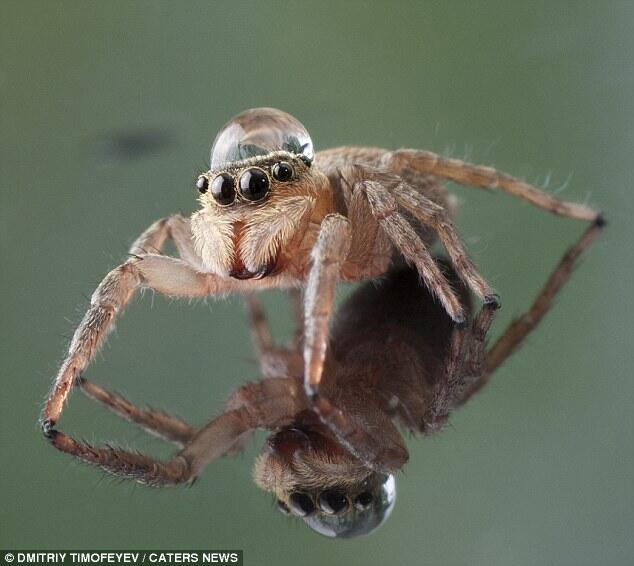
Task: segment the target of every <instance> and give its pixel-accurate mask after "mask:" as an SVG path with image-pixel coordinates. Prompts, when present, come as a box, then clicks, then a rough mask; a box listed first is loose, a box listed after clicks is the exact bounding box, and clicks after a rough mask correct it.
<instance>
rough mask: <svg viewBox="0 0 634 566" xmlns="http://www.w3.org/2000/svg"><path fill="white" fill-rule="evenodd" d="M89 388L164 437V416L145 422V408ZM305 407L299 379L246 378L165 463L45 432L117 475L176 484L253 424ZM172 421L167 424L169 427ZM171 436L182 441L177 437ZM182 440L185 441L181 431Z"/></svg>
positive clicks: (268, 423) (283, 419)
mask: <svg viewBox="0 0 634 566" xmlns="http://www.w3.org/2000/svg"><path fill="white" fill-rule="evenodd" d="M85 384H86V382H85V383H84V384H82V386H83V385H85ZM89 391H90V392H91V394H92V393H95V397H96V398H98V400H100V401H101V400H102V398H104V397H109V398H110V399H108V401H107V402H106V404H107V405H108V406H109V407H111V408H113V410H114V412H115V413H117V414H119V415H120V416H123V417H124V418H126V419H128V420H133V419H132V418H131V417H132V416H134V417H136V418H135V420H134V421H133V422H135V423H136V424H141V425H142V426H143V428H146V429H150V430H151V432H152V433H154V434H157V435H161V436H163V437H167V436H168V434H169V431H168V430H166V428H165V427H164V419H163V422H161V423H160V424H158V425H156V426H155V424H154V423H152V424H149V423H148V421H149V418H148V417H149V415H148V413H149V412H148V411H146V410H143V409H138V408H137V407H134V406H133V405H132V404H131V403H129V402H127V401H125V400H122V399H121V398H117V397H118V396H116V395H114V394H112V393H108V392H105V391H104V390H102V389H101V388H99V387H98V386H95V385H93V384H90V386H89ZM122 401H123V402H124V405H125V409H124V410H120V409H121V407H120V406H119V405H120V404H121V403H122ZM306 407H307V403H306V398H305V396H304V394H303V388H302V384H301V382H300V380H299V379H296V378H278V379H265V380H262V381H261V382H255V383H249V384H247V385H245V386H243V387H241V388H240V389H238V390H237V391H236V392H235V393H234V394H233V396H232V397H231V398H230V400H229V401H228V403H227V410H226V411H225V412H224V413H223V414H222V415H220V416H218V417H216V418H215V419H213V420H212V421H211V422H209V423H208V424H207V425H205V426H204V427H202V428H200V429H198V430H197V431H195V432H194V434H192V435H191V436H189V438H188V439H187V441H186V442H185V443H184V447H183V449H182V450H181V451H180V452H178V453H177V454H175V455H174V456H173V457H172V458H171V459H169V460H168V461H166V462H163V461H160V460H157V459H156V458H153V457H150V456H146V455H144V454H140V453H136V452H130V451H127V450H121V449H118V448H114V447H112V446H108V445H106V446H93V445H91V444H89V443H87V442H83V441H78V440H75V439H74V438H72V437H70V436H68V435H66V434H64V433H63V432H60V431H57V430H52V431H50V433H49V436H50V441H51V443H52V444H53V446H55V448H57V449H58V450H60V451H61V452H65V453H67V454H70V455H71V456H74V457H75V458H78V459H79V460H82V461H83V462H86V463H89V464H93V465H96V466H98V467H100V468H101V469H103V470H104V471H106V472H108V473H111V474H113V475H115V476H118V477H122V478H125V479H132V480H134V481H136V482H138V483H141V484H144V485H149V486H167V485H176V484H181V483H187V482H190V481H192V480H193V479H195V477H196V476H197V475H198V474H199V473H200V471H201V470H202V469H203V468H204V467H205V466H206V465H208V464H209V463H210V462H212V461H214V460H216V459H218V458H220V457H222V456H224V455H226V454H228V453H231V452H233V451H234V449H235V445H236V443H240V442H241V441H242V440H243V438H244V436H245V435H246V434H250V433H251V432H253V431H254V430H255V429H256V428H265V429H271V428H275V427H277V426H280V425H282V424H285V423H287V422H290V420H292V418H293V417H294V415H295V414H296V413H297V412H299V411H301V410H303V409H305V408H306ZM144 413H145V414H144ZM170 418H171V417H170ZM178 422H179V423H180V421H178ZM173 424H174V423H170V425H168V427H167V428H170V427H171V426H172V425H173ZM183 424H184V423H183ZM170 440H172V441H173V442H175V443H177V444H180V441H177V440H176V439H175V438H172V439H170ZM182 440H185V438H184V436H183V438H182Z"/></svg>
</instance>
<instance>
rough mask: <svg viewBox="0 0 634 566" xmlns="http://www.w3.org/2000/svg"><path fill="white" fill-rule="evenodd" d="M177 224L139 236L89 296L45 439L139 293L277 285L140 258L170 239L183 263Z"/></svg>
mask: <svg viewBox="0 0 634 566" xmlns="http://www.w3.org/2000/svg"><path fill="white" fill-rule="evenodd" d="M176 218H177V219H176V220H171V219H163V220H159V221H157V222H155V223H154V224H153V225H152V226H150V228H148V229H147V230H146V231H145V232H144V233H143V234H141V236H140V237H139V238H138V239H137V240H136V242H135V243H134V244H133V245H132V248H131V253H132V254H133V257H131V258H130V259H129V260H128V261H126V262H125V263H123V264H121V265H120V266H119V267H117V268H115V269H113V270H112V271H111V272H110V273H108V275H106V277H105V278H104V279H103V281H102V282H101V283H100V284H99V286H98V287H97V289H96V291H95V292H94V293H93V295H92V297H91V300H90V307H89V308H88V311H87V312H86V314H85V315H84V318H83V319H82V321H81V322H80V324H79V326H78V327H77V329H76V330H75V333H74V335H73V339H72V341H71V344H70V347H69V350H68V353H67V355H66V358H65V359H64V361H63V362H62V365H61V367H60V369H59V372H58V374H57V377H56V379H55V381H54V383H53V388H52V390H51V392H50V394H49V397H48V399H47V402H46V405H45V407H44V411H43V412H42V416H41V423H42V429H43V431H44V433H45V434H48V433H49V432H50V431H51V430H52V429H53V427H54V426H55V423H56V422H57V421H58V420H59V417H60V415H61V413H62V410H63V406H64V402H65V401H66V399H67V398H68V395H69V394H70V392H71V389H72V387H73V384H74V382H75V379H76V377H77V376H78V375H80V374H81V373H82V372H83V371H84V370H85V369H86V367H87V366H88V364H89V363H90V361H91V359H92V358H93V356H94V354H95V352H96V351H97V349H98V348H99V346H100V345H101V343H102V342H103V340H104V338H105V337H106V334H107V332H108V330H109V329H110V328H111V327H112V323H113V322H114V319H115V317H116V316H117V315H118V314H119V313H121V312H122V311H123V309H124V308H125V306H126V305H127V303H128V302H129V301H130V300H131V299H132V297H133V296H134V295H135V293H136V292H137V291H138V290H139V289H144V288H145V289H152V290H153V291H157V292H159V293H162V294H165V295H169V296H173V297H204V296H207V295H212V294H219V293H226V292H229V291H237V290H247V289H249V290H253V287H256V288H266V287H272V286H275V285H276V284H277V279H276V278H275V277H267V278H263V279H261V280H258V281H256V282H255V283H249V282H248V281H247V282H244V281H238V280H234V279H230V278H222V277H219V276H217V275H213V274H209V273H201V272H199V271H198V270H197V267H196V266H195V265H192V264H191V263H188V262H187V261H185V260H184V259H176V258H173V257H168V256H163V255H160V254H147V253H145V252H144V251H143V250H145V249H152V248H155V249H158V248H160V247H161V246H162V245H163V243H164V242H165V240H166V239H167V237H168V236H170V235H171V236H172V237H174V239H175V243H176V245H177V247H178V248H179V249H180V250H181V251H182V253H183V254H184V255H185V257H189V254H191V253H193V250H192V249H191V247H190V244H189V243H187V241H186V240H187V238H186V237H185V234H186V222H185V221H184V220H183V219H181V220H178V217H176Z"/></svg>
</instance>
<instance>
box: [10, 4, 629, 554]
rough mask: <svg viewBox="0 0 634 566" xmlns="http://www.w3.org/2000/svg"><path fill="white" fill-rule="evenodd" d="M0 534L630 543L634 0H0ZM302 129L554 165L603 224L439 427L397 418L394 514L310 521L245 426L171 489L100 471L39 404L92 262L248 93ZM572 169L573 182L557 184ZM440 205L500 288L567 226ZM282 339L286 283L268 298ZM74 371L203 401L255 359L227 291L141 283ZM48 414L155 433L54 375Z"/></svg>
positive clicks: (28, 539)
mask: <svg viewBox="0 0 634 566" xmlns="http://www.w3.org/2000/svg"><path fill="white" fill-rule="evenodd" d="M0 33H1V37H0V58H1V59H0V61H1V63H0V89H1V99H2V100H1V102H0V112H1V116H0V118H1V122H0V129H1V131H2V135H1V136H0V146H1V153H0V159H1V162H0V190H1V193H0V199H1V200H0V249H1V252H2V258H1V267H0V270H1V273H2V276H1V278H0V285H1V286H2V295H1V296H2V317H1V325H0V332H1V335H0V338H1V339H0V352H1V360H2V373H1V379H2V387H1V391H2V394H1V395H2V407H1V411H0V419H1V429H0V435H1V446H0V457H1V461H2V474H1V477H0V482H1V501H2V513H0V547H2V548H37V549H59V548H70V547H73V548H85V549H90V548H100V549H135V548H137V549H138V548H154V549H156V548H169V549H194V548H195V549H202V548H243V549H244V550H245V564H276V565H282V564H297V563H301V564H306V565H310V564H324V563H328V564H388V563H390V564H403V565H407V564H421V563H422V564H443V565H447V564H448V565H452V564H487V565H492V564H505V565H508V564H527V565H528V564H575V565H579V564H631V563H632V562H631V561H632V559H633V557H634V537H633V536H632V532H633V526H634V487H633V486H634V479H633V475H634V474H633V472H634V454H633V450H632V448H633V446H634V444H633V442H632V432H633V429H634V427H633V425H634V419H633V416H632V415H633V410H632V401H633V393H634V380H633V379H632V369H631V365H632V350H633V346H634V344H633V341H632V330H631V329H632V322H631V318H632V314H633V309H632V306H633V305H632V303H633V301H632V276H633V275H634V262H633V257H634V254H633V253H632V242H633V236H634V230H633V229H632V216H633V213H634V207H633V203H634V199H633V197H632V190H633V187H634V183H633V181H634V179H633V177H634V176H633V174H632V170H633V166H634V163H633V162H634V3H633V2H617V1H611V2H606V3H604V4H601V5H599V4H598V3H596V2H569V1H565V0H564V1H557V2H554V1H552V0H551V1H543V2H512V3H511V2H506V1H498V2H496V1H487V2H457V1H456V2H417V3H397V2H387V1H385V2H345V3H344V2H336V3H335V2H333V3H329V2H293V3H291V2H276V3H271V2H253V3H250V2H249V3H247V2H239V1H233V2H182V3H173V2H79V1H78V2H23V1H17V0H16V1H7V0H4V1H3V2H2V3H1V4H0ZM265 105H266V106H275V107H279V108H281V109H284V110H286V111H288V112H290V113H292V114H293V115H295V116H297V117H298V118H299V119H300V120H301V121H302V122H303V123H304V124H305V125H306V127H307V128H308V130H309V131H310V132H311V135H312V136H313V141H314V143H315V146H316V148H317V149H320V148H326V147H330V146H333V145H337V144H343V143H354V144H367V145H379V146H385V147H403V146H409V147H420V148H427V149H431V150H435V151H438V152H442V153H445V154H449V155H453V156H456V157H460V158H467V159H470V160H473V161H476V162H482V163H486V164H494V165H495V166H496V167H498V168H500V169H502V170H506V171H508V172H511V173H512V174H515V175H518V176H521V177H524V178H526V179H527V180H529V181H531V182H534V183H538V184H542V183H544V182H545V181H546V180H547V178H549V177H550V182H549V184H548V187H549V190H553V191H554V190H556V189H558V188H562V187H563V189H562V191H561V192H560V193H559V194H560V196H561V197H563V198H565V199H568V200H576V201H588V202H589V203H590V204H592V205H593V206H596V207H597V208H601V209H604V210H605V211H606V213H607V215H608V218H609V220H610V225H609V228H608V230H607V232H606V233H605V235H604V237H603V238H602V239H601V240H600V241H599V242H598V243H597V244H596V245H595V247H594V248H593V249H591V250H590V252H589V253H588V254H587V256H586V257H585V258H584V261H583V263H582V265H581V267H580V268H579V269H578V270H577V272H576V273H575V275H574V277H573V279H572V280H571V281H570V283H569V285H568V286H567V288H566V289H565V291H564V292H563V294H562V295H561V297H560V298H559V300H558V304H557V305H556V308H555V309H554V311H553V312H552V313H551V314H550V316H548V318H547V319H546V321H545V322H544V323H543V325H542V326H541V328H540V329H539V330H538V331H537V332H536V333H535V334H534V335H533V336H532V337H531V339H530V340H529V341H528V343H527V345H526V346H525V347H524V348H523V349H522V350H521V352H520V353H519V354H517V355H516V356H515V357H514V358H513V359H512V360H511V361H510V362H509V363H508V364H506V365H505V366H504V367H503V369H502V370H501V371H500V372H499V374H498V375H497V376H496V378H495V380H494V381H493V383H492V384H491V386H490V387H489V388H488V389H487V390H486V391H484V392H483V393H482V394H481V395H479V396H478V397H477V399H475V400H474V401H473V402H471V403H470V404H469V405H468V406H467V407H465V408H464V409H463V410H461V411H460V412H459V413H457V414H455V415H454V417H453V419H452V421H451V424H450V426H448V427H447V428H446V430H445V431H443V432H442V433H440V434H438V435H437V436H436V437H434V438H429V439H425V440H412V441H411V442H410V448H411V463H410V464H409V465H408V466H407V468H406V470H405V472H404V473H402V474H401V475H400V477H399V481H398V487H399V501H398V503H397V506H396V509H395V511H394V514H393V516H392V518H391V520H390V521H389V522H388V523H387V524H386V525H385V526H384V527H383V528H381V529H380V530H379V531H378V532H377V533H375V534H374V535H373V536H371V537H368V538H364V539H359V540H355V541H348V542H339V541H331V540H327V539H323V538H320V537H319V536H317V535H315V534H313V533H312V532H309V531H308V530H307V529H305V528H304V527H303V525H301V524H297V523H295V522H294V521H292V520H289V519H287V518H284V517H282V516H280V515H279V513H277V512H276V511H275V509H274V507H273V505H272V502H271V501H270V499H269V498H268V497H267V496H266V495H264V494H263V493H261V492H259V491H258V490H257V488H256V487H255V486H254V485H253V484H252V482H251V480H250V470H251V464H252V461H253V457H254V455H255V454H256V453H257V451H258V449H259V445H260V443H261V441H262V438H263V436H262V435H259V436H258V437H257V438H256V440H255V442H253V443H251V444H250V445H249V447H248V449H247V450H246V452H245V453H244V454H243V455H242V456H239V457H237V458H234V459H229V460H226V461H222V462H219V463H217V464H214V465H213V466H211V467H210V468H208V469H207V470H206V471H205V472H204V474H203V475H202V477H201V478H200V480H199V481H198V482H197V483H196V484H195V485H194V486H193V487H192V488H189V489H187V488H184V489H165V490H151V489H145V488H141V487H137V486H134V485H131V484H128V483H119V482H117V481H111V480H110V479H109V478H104V476H103V475H102V474H101V473H100V472H98V471H96V470H95V469H92V468H89V467H87V466H83V465H78V464H75V463H74V462H72V461H71V460H70V459H69V458H68V457H66V456H64V455H62V454H58V453H56V452H55V451H54V450H52V449H51V448H49V447H48V446H47V445H46V443H45V442H44V441H43V440H42V438H41V435H40V432H39V429H38V427H37V425H36V421H37V417H38V413H39V410H40V407H41V403H42V401H43V399H44V397H45V395H46V393H47V391H48V388H49V385H50V382H51V379H52V377H53V375H54V373H55V371H56V369H57V364H58V363H59V361H60V359H61V357H62V354H63V352H64V348H65V346H66V344H67V341H68V339H69V337H70V335H71V333H72V331H73V329H74V327H75V324H76V323H77V321H78V320H79V318H80V317H81V315H82V313H83V312H84V310H85V308H86V305H87V297H89V295H90V293H91V292H92V290H93V289H94V287H95V286H96V285H97V283H98V282H99V280H100V279H101V277H102V276H103V275H104V274H105V273H106V272H107V271H108V270H109V269H110V268H111V267H113V266H114V265H116V264H117V263H118V262H119V261H121V259H122V258H124V257H125V253H126V251H127V247H128V245H129V244H130V242H131V241H132V240H133V239H134V238H135V236H136V235H138V234H139V233H140V232H141V231H142V230H143V229H144V228H145V227H146V226H147V225H148V224H149V223H151V222H152V221H153V220H154V219H156V218H158V217H161V216H165V215H167V214H169V213H171V212H176V211H181V212H185V213H189V212H191V211H192V210H194V209H195V207H196V191H195V190H194V183H193V180H194V178H195V175H196V174H197V173H198V172H199V171H200V170H201V169H202V168H204V166H205V162H206V161H207V159H208V150H209V145H210V143H211V141H212V140H213V137H214V136H215V133H216V131H217V129H218V128H219V127H220V126H221V125H222V124H223V123H224V122H225V121H226V120H228V119H229V118H230V117H231V116H233V115H234V114H236V113H238V112H240V111H242V110H244V109H246V108H249V107H254V106H265ZM568 179H569V182H568V183H566V181H567V180H568ZM455 191H456V193H457V194H458V195H459V197H460V199H461V202H462V207H461V209H460V214H459V217H458V219H457V223H458V226H459V228H460V230H461V232H462V234H463V235H464V237H465V240H466V242H467V244H468V248H469V250H470V251H471V253H472V255H473V256H474V258H475V260H476V263H477V265H478V266H479V267H480V268H481V272H482V273H483V274H484V275H485V276H486V277H487V278H488V279H489V280H490V281H491V282H492V283H493V284H494V285H495V287H496V288H497V289H498V291H499V292H500V294H501V296H502V302H503V310H502V311H501V313H500V317H499V320H498V322H497V324H496V326H495V329H494V333H499V332H500V330H501V328H502V327H503V325H504V323H505V322H508V321H509V320H510V318H511V317H512V316H513V315H515V314H518V313H519V312H521V311H522V309H523V308H524V307H526V306H527V305H528V304H529V302H530V300H531V299H532V297H533V295H534V294H535V292H536V291H537V289H538V288H539V287H540V285H541V283H542V282H543V280H544V279H545V277H546V275H547V274H548V272H549V271H550V269H551V267H552V266H553V265H554V264H555V262H556V261H557V259H558V258H559V256H560V255H561V254H562V253H563V251H564V250H565V249H566V247H567V246H568V245H569V244H571V243H572V242H573V241H574V240H575V238H576V237H577V235H578V234H579V233H580V231H581V230H582V228H583V226H582V225H581V223H579V222H575V221H571V220H565V219H560V218H555V217H553V216H551V215H549V214H547V213H544V212H542V211H539V210H537V209H535V208H533V207H531V206H529V205H527V204H524V203H521V202H519V201H517V200H514V199H512V198H509V197H507V196H503V195H495V194H486V193H484V192H483V191H479V190H476V189H470V188H455ZM265 302H266V305H267V306H268V308H269V309H270V310H271V311H272V317H273V321H274V323H275V328H276V330H277V332H278V334H279V336H280V337H282V336H284V335H285V333H287V332H288V329H289V326H290V325H289V322H288V320H287V313H286V305H285V301H284V298H283V296H282V295H281V294H278V293H272V294H269V295H267V296H266V298H265ZM117 328H118V330H117V332H116V333H114V334H113V335H112V336H111V339H110V341H109V342H108V345H107V346H106V347H105V348H104V350H103V352H102V353H101V354H100V355H99V356H98V358H97V360H96V362H95V363H94V364H93V365H92V366H91V367H90V369H89V372H88V374H87V375H88V377H90V378H91V379H93V380H95V381H97V382H98V383H101V384H105V385H107V386H108V387H110V388H113V389H116V390H119V391H122V392H124V393H125V394H126V395H127V396H129V397H130V398H131V399H132V400H135V401H145V402H147V403H149V404H150V405H154V406H158V407H163V408H166V409H169V410H172V411H174V412H176V413H178V414H180V415H183V416H185V417H187V418H188V419H189V420H191V421H192V422H194V423H203V422H205V421H206V420H207V419H209V418H210V417H212V416H213V415H214V414H216V413H217V412H218V411H219V410H220V408H221V406H222V403H223V401H224V399H225V398H226V397H227V396H228V395H229V393H230V392H231V391H232V390H233V388H234V387H236V385H238V384H240V383H242V382H244V381H245V380H247V379H254V378H256V377H257V369H256V366H255V364H254V362H253V354H252V349H251V345H250V342H249V339H248V333H247V330H246V326H245V320H244V315H243V311H242V308H241V304H240V301H239V300H237V299H235V298H234V299H230V300H226V301H219V302H216V301H209V302H208V303H194V304H188V303H187V302H176V301H169V300H165V299H164V298H163V297H159V296H156V297H152V296H151V294H146V295H145V296H144V297H143V298H142V299H140V300H137V301H136V302H135V303H134V304H133V305H132V306H131V307H130V308H129V309H128V311H127V313H126V316H125V317H124V318H123V319H122V320H121V321H120V323H119V324H118V327H117ZM62 427H63V429H65V430H68V431H71V432H74V433H77V434H78V435H80V436H83V437H85V438H86V439H88V440H93V441H99V440H116V441H119V442H121V443H122V444H123V445H124V446H134V447H137V448H139V449H142V450H147V451H149V452H152V453H154V454H158V455H163V456H165V455H167V454H168V453H169V449H166V448H165V447H164V446H163V445H162V444H161V443H160V442H159V441H157V440H152V439H148V438H147V437H145V436H144V435H143V434H141V433H139V432H137V431H135V430H133V429H132V428H131V427H129V426H128V425H126V424H125V423H121V422H119V421H118V420H117V419H115V418H114V417H112V416H110V415H109V414H107V413H106V412H105V411H104V410H103V409H101V408H99V407H97V406H94V405H92V404H91V403H90V402H89V401H87V400H86V399H84V398H82V397H81V396H80V395H74V396H73V398H72V402H71V403H70V405H69V407H68V409H67V412H66V413H65V414H64V418H63V423H62Z"/></svg>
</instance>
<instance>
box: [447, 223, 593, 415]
mask: <svg viewBox="0 0 634 566" xmlns="http://www.w3.org/2000/svg"><path fill="white" fill-rule="evenodd" d="M604 225H605V222H604V220H603V218H602V217H599V219H598V220H597V221H595V222H594V223H593V224H592V225H590V226H589V227H588V228H587V229H586V230H585V231H584V232H583V234H582V235H581V237H580V238H579V240H578V241H577V242H576V243H575V244H574V245H573V246H572V247H571V248H569V249H568V251H567V252H566V253H565V254H564V256H563V257H562V258H561V260H560V261H559V263H558V264H557V266H556V267H555V269H554V271H553V272H552V273H551V274H550V276H549V278H548V280H547V281H546V284H545V285H544V287H543V288H542V290H541V291H540V292H539V294H538V295H537V297H536V298H535V300H534V301H533V304H532V305H531V306H530V308H529V309H528V310H527V311H526V312H525V313H524V314H523V315H521V316H520V317H519V318H518V319H516V320H515V321H514V322H512V323H511V324H510V325H509V326H508V327H507V328H506V330H505V331H504V333H503V334H502V336H500V338H498V340H497V341H496V342H495V344H494V345H493V346H492V347H491V348H490V349H489V350H488V351H486V352H484V348H478V349H476V353H475V354H474V356H475V355H476V354H478V353H479V354H480V356H481V357H482V356H483V357H484V360H481V359H474V360H472V362H471V363H472V366H473V367H474V368H476V369H477V368H478V367H480V365H482V371H481V373H480V375H478V376H477V378H476V380H475V381H474V382H473V384H472V385H471V386H470V387H469V388H468V389H467V390H466V391H465V393H464V394H463V395H462V398H461V399H460V401H459V402H460V403H464V402H466V401H467V400H468V399H469V398H471V397H472V396H473V395H474V394H475V393H477V392H478V391H479V390H480V389H482V387H484V386H485V385H486V384H487V383H488V382H489V380H490V379H491V376H492V375H493V373H494V372H495V370H497V369H498V367H500V365H502V363H504V362H505V361H506V359H507V358H508V357H509V356H510V355H511V354H513V353H514V352H515V351H516V350H517V349H518V348H519V347H520V345H521V344H522V342H523V341H524V339H525V338H526V337H527V336H528V335H529V334H530V333H531V332H532V331H533V330H534V329H535V328H536V327H537V325H538V324H539V323H540V322H541V321H542V319H543V317H544V315H545V314H546V313H547V312H548V311H549V310H550V308H551V307H552V304H553V300H554V298H555V296H556V295H557V293H559V291H561V289H562V287H563V286H564V284H565V283H566V281H568V279H569V278H570V275H571V274H572V271H573V269H574V267H575V265H576V263H577V260H578V259H579V256H580V255H581V254H582V253H583V252H584V251H585V250H586V249H587V248H588V247H590V245H591V244H592V243H593V242H594V240H595V239H596V238H597V237H598V236H599V234H600V233H601V231H602V229H603V226H604Z"/></svg>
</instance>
